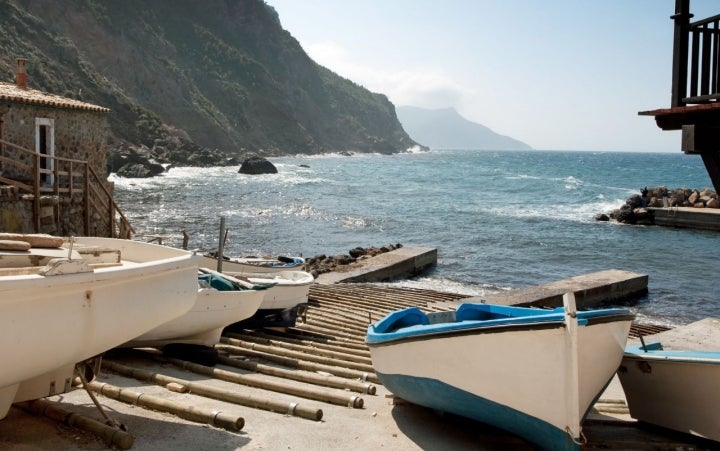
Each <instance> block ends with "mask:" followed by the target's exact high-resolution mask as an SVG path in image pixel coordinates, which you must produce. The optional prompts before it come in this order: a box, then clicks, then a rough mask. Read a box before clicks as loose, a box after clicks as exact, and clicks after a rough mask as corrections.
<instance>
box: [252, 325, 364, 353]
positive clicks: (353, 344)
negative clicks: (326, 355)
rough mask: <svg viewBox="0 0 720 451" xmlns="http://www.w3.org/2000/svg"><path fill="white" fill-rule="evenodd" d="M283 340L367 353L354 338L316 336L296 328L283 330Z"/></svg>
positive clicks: (362, 344)
mask: <svg viewBox="0 0 720 451" xmlns="http://www.w3.org/2000/svg"><path fill="white" fill-rule="evenodd" d="M262 333H267V334H278V332H277V331H274V330H270V329H262ZM282 337H283V338H291V339H298V340H308V341H312V342H313V343H322V344H328V345H332V346H339V347H342V348H349V349H353V350H356V351H357V350H359V351H363V352H369V349H368V347H367V345H366V344H365V343H364V342H358V341H357V339H356V338H353V339H352V340H350V339H347V338H343V337H335V336H330V335H324V334H323V335H322V336H318V334H316V333H314V332H311V331H309V330H302V329H300V328H298V327H297V326H296V327H289V328H287V329H285V330H284V331H283V332H282Z"/></svg>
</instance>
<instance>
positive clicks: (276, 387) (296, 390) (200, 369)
mask: <svg viewBox="0 0 720 451" xmlns="http://www.w3.org/2000/svg"><path fill="white" fill-rule="evenodd" d="M169 360H170V362H172V363H173V364H174V365H177V366H178V367H180V368H182V369H184V370H190V371H192V372H193V373H197V374H202V375H204V376H210V377H214V378H216V379H220V380H223V381H227V382H232V383H235V384H242V385H247V386H248V387H255V388H262V389H263V390H270V391H274V392H277V393H285V394H287V395H295V396H300V397H302V398H306V399H314V400H315V401H322V402H326V403H329V404H335V405H338V406H348V407H352V408H354V409H361V408H362V407H363V405H364V404H365V401H364V400H363V399H362V398H361V397H359V396H355V395H350V396H348V395H347V393H345V392H342V393H337V392H331V391H327V390H318V389H316V388H312V387H304V386H301V385H292V384H286V383H284V382H281V381H273V380H267V379H265V380H260V379H258V378H255V377H252V376H247V375H244V374H238V373H234V372H232V371H227V370H222V369H219V368H213V367H210V366H205V365H198V364H197V363H192V362H188V361H186V360H180V359H169Z"/></svg>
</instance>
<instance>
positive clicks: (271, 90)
mask: <svg viewBox="0 0 720 451" xmlns="http://www.w3.org/2000/svg"><path fill="white" fill-rule="evenodd" d="M0 49H2V54H1V55H2V57H1V58H0V80H2V81H7V82H12V81H14V77H15V75H14V70H15V58H16V57H25V58H27V59H28V84H29V85H30V86H31V87H33V88H36V89H41V90H44V91H47V92H52V93H55V94H60V95H64V96H67V97H72V98H80V99H82V100H84V101H87V102H91V103H95V104H98V105H102V106H106V107H108V108H110V109H111V114H110V116H109V118H110V128H111V147H113V146H115V147H121V146H124V145H125V146H126V145H128V144H130V145H135V146H139V145H143V146H146V147H145V150H146V153H147V154H148V155H149V156H151V157H154V158H155V159H157V160H170V159H171V158H170V157H171V155H167V154H168V153H171V154H172V153H176V154H179V153H182V152H185V153H188V149H190V150H189V151H190V153H195V154H196V153H198V152H201V151H205V152H207V151H208V149H209V150H210V152H211V153H212V151H213V150H215V149H219V151H220V152H222V153H224V154H226V155H227V156H228V157H236V158H237V157H242V156H243V155H246V154H248V153H260V154H264V155H281V154H294V153H306V154H311V153H322V152H329V151H357V152H382V153H393V152H398V151H403V150H405V149H407V148H409V147H411V146H413V145H414V144H415V143H414V142H413V141H412V140H411V139H410V138H409V137H408V135H407V134H406V133H405V131H404V130H403V129H402V126H401V125H400V123H399V122H398V120H397V117H396V114H395V108H394V106H393V105H392V104H391V103H390V102H389V101H388V99H387V97H385V96H384V95H382V94H376V93H371V92H369V91H367V90H366V89H364V88H362V87H361V86H358V85H357V84H355V83H353V82H351V81H349V80H346V79H343V78H341V77H339V76H337V75H336V74H334V73H332V72H331V71H329V70H327V69H326V68H324V67H322V66H319V65H318V64H316V63H315V62H313V61H312V60H311V59H310V58H309V57H308V55H307V54H306V53H305V52H304V51H303V49H302V48H301V47H300V45H299V44H298V42H297V41H296V40H295V39H294V38H293V37H292V36H291V35H290V33H288V32H287V31H285V30H284V29H283V28H282V26H281V23H280V18H279V17H278V15H277V13H276V12H275V10H274V9H273V8H272V7H271V6H269V5H267V4H266V3H265V2H263V1H262V0H203V1H195V0H152V1H145V0H64V1H56V0H0ZM168 143H170V144H172V145H170V146H168ZM178 143H179V145H178ZM168 149H170V150H168ZM163 154H165V155H164V156H163Z"/></svg>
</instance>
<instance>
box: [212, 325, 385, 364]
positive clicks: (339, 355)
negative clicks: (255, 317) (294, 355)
mask: <svg viewBox="0 0 720 451" xmlns="http://www.w3.org/2000/svg"><path fill="white" fill-rule="evenodd" d="M226 336H227V337H228V338H233V339H236V340H240V341H246V342H251V343H258V344H262V345H267V346H273V347H278V348H282V349H289V350H291V351H298V352H304V353H307V354H314V355H319V356H324V357H331V358H333V359H339V360H345V361H348V362H356V363H364V364H366V365H372V359H371V358H370V355H368V356H358V355H355V354H348V353H346V352H339V351H331V350H327V349H320V348H316V347H313V346H309V345H298V344H294V343H288V342H285V341H282V340H270V339H267V338H259V337H252V336H249V335H244V334H236V333H228V334H226ZM368 354H369V352H368Z"/></svg>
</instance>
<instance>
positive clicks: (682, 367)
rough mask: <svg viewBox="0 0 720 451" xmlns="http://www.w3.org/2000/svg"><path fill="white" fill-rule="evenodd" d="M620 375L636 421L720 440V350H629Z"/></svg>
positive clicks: (654, 346) (659, 346) (653, 347)
mask: <svg viewBox="0 0 720 451" xmlns="http://www.w3.org/2000/svg"><path fill="white" fill-rule="evenodd" d="M618 377H619V379H620V383H621V384H622V387H623V390H624V391H625V397H626V399H627V403H628V408H629V409H630V415H631V416H632V417H633V418H635V419H637V420H639V421H643V422H646V423H650V424H655V425H658V426H662V427H665V428H668V429H673V430H676V431H681V432H685V433H688V434H693V435H696V436H699V437H703V438H706V439H710V440H715V441H720V408H719V406H720V351H685V350H664V349H663V347H662V344H660V343H650V344H648V345H647V346H645V347H643V346H636V347H635V346H634V347H627V348H626V349H625V355H624V356H623V360H622V364H621V365H620V369H619V370H618Z"/></svg>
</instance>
